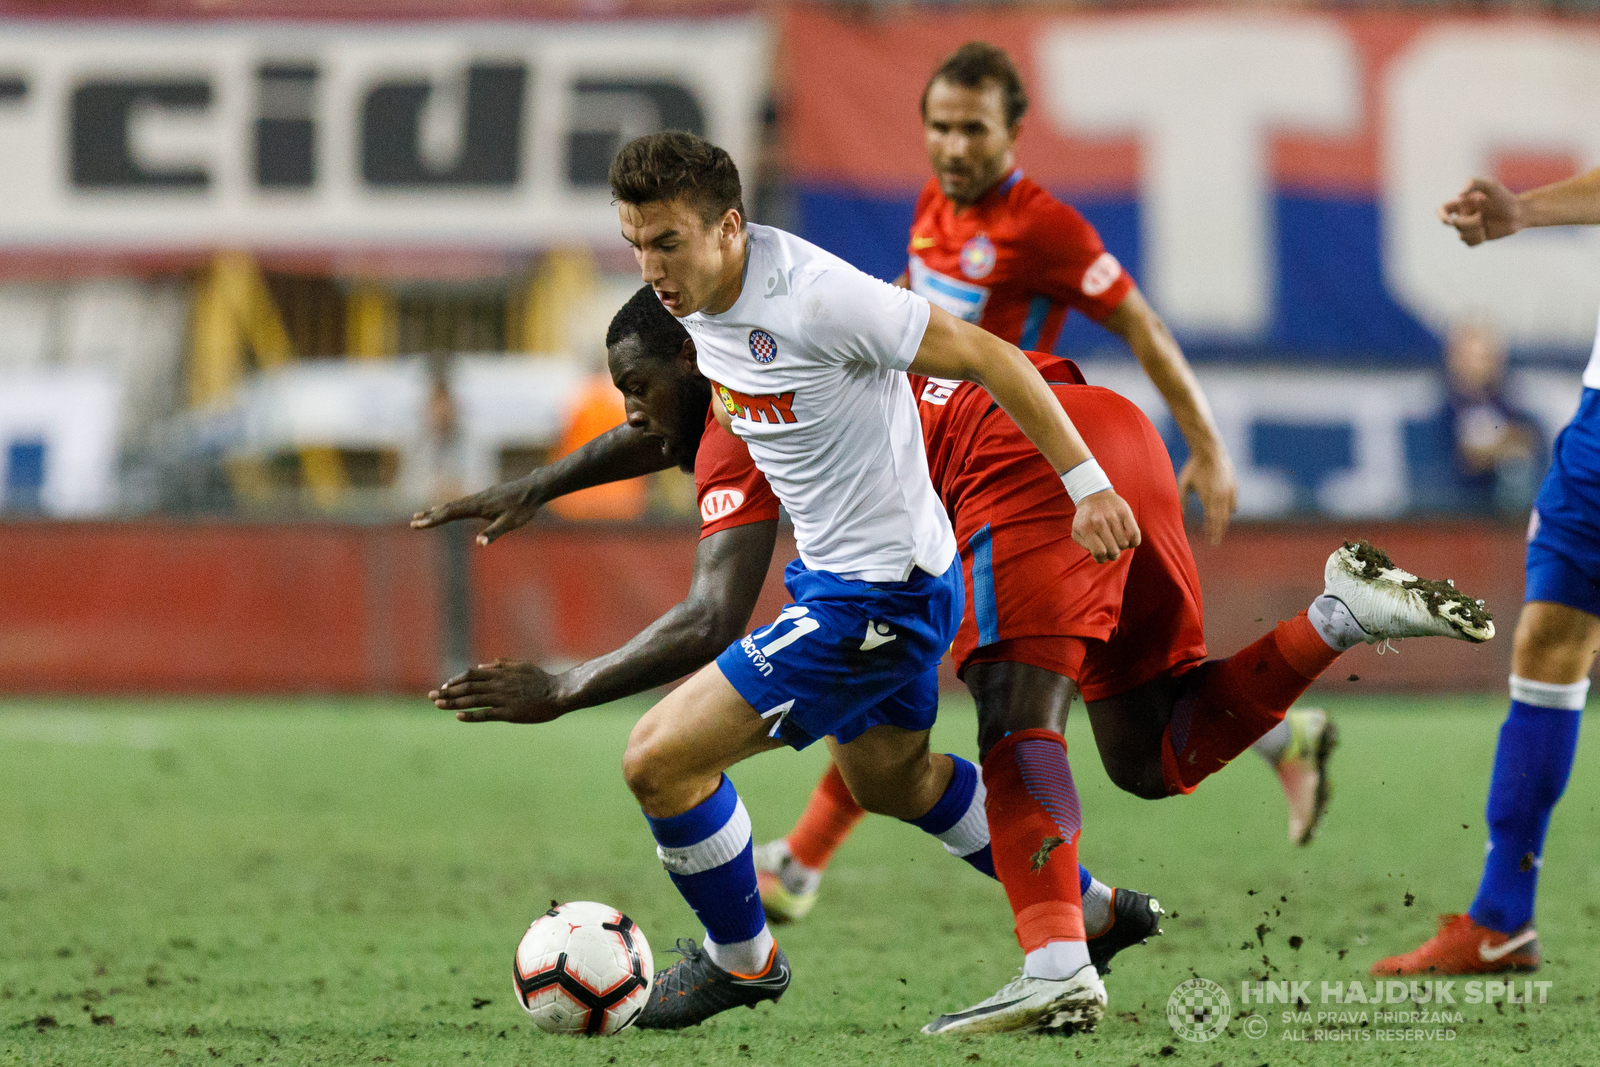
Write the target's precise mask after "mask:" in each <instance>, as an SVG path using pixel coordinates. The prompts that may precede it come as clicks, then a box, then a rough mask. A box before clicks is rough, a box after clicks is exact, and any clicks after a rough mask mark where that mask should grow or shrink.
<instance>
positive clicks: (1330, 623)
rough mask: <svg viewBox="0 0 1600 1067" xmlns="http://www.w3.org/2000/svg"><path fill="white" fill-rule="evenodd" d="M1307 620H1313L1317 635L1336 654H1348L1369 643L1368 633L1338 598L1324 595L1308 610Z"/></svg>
mask: <svg viewBox="0 0 1600 1067" xmlns="http://www.w3.org/2000/svg"><path fill="white" fill-rule="evenodd" d="M1306 618H1308V619H1310V620H1311V625H1312V626H1313V627H1315V628H1316V631H1317V635H1318V636H1319V637H1321V638H1322V639H1323V640H1324V641H1326V642H1327V643H1328V647H1329V648H1331V649H1333V650H1334V651H1335V652H1346V651H1348V650H1350V649H1352V648H1355V647H1356V646H1357V645H1364V644H1366V643H1367V637H1368V634H1367V631H1365V630H1363V629H1362V628H1361V624H1360V623H1358V622H1356V617H1355V616H1354V615H1352V614H1350V609H1349V608H1347V607H1345V603H1344V601H1342V600H1340V599H1339V598H1338V597H1336V596H1329V595H1328V594H1327V593H1323V594H1322V595H1321V596H1319V597H1317V599H1315V600H1313V601H1312V602H1311V606H1310V607H1309V608H1307V609H1306Z"/></svg>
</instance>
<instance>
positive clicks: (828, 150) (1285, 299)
mask: <svg viewBox="0 0 1600 1067" xmlns="http://www.w3.org/2000/svg"><path fill="white" fill-rule="evenodd" d="M974 39H980V40H986V41H989V42H992V43H994V44H997V45H1000V46H1002V47H1004V48H1005V49H1007V50H1008V51H1009V52H1010V53H1011V55H1012V56H1013V57H1014V58H1015V60H1016V62H1017V64H1018V66H1019V68H1020V69H1021V71H1022V73H1023V77H1024V79H1025V81H1026V84H1027V89H1028V94H1029V97H1030V100H1031V106H1030V108H1029V110H1028V112H1027V114H1026V116H1025V117H1024V119H1023V131H1022V134H1021V139H1020V141H1019V147H1018V161H1019V164H1020V165H1021V167H1022V169H1023V170H1024V172H1025V173H1026V174H1028V175H1029V176H1030V177H1032V178H1033V179H1034V180H1035V181H1037V182H1039V183H1040V184H1042V185H1044V186H1045V187H1046V188H1048V189H1049V190H1051V191H1052V192H1053V193H1055V194H1056V195H1057V196H1059V197H1061V198H1062V199H1064V200H1066V201H1067V202H1069V203H1071V204H1073V205H1074V206H1076V207H1077V208H1078V209H1079V210H1080V211H1081V212H1082V213H1083V214H1084V215H1085V216H1086V217H1087V218H1088V219H1089V221H1090V222H1091V223H1093V224H1094V225H1095V226H1096V227H1097V228H1098V229H1099V231H1100V233H1101V235H1102V237H1103V238H1104V240H1105V242H1106V245H1107V247H1108V248H1109V249H1110V250H1111V251H1112V252H1113V253H1114V254H1115V255H1116V256H1117V258H1118V259H1120V260H1121V261H1122V263H1123V264H1124V265H1125V266H1126V267H1127V268H1128V269H1129V271H1130V272H1131V273H1132V274H1133V275H1134V277H1135V278H1136V279H1137V280H1138V281H1139V283H1140V285H1141V286H1142V287H1143V289H1144V290H1145V292H1146V293H1147V295H1149V297H1150V299H1151V301H1152V303H1153V304H1154V305H1155V306H1156V307H1157V309H1158V310H1159V311H1160V312H1161V313H1162V314H1163V316H1164V317H1165V318H1166V319H1167V321H1168V322H1169V323H1170V324H1171V325H1172V326H1173V328H1174V330H1175V332H1176V333H1177V334H1178V336H1179V337H1180V339H1181V340H1183V341H1184V342H1185V344H1186V345H1187V346H1188V347H1189V349H1190V350H1191V352H1193V353H1194V354H1196V355H1197V356H1200V357H1201V358H1205V357H1207V356H1211V357H1220V358H1225V359H1233V360H1239V359H1259V358H1268V359H1279V360H1282V359H1294V360H1303V359H1312V360H1350V359H1357V360H1361V361H1377V362H1384V363H1395V362H1402V363H1404V362H1409V363H1431V362H1433V361H1435V360H1436V359H1437V358H1438V352H1439V337H1440V336H1441V334H1442V333H1443V332H1444V331H1445V329H1447V328H1448V326H1449V324H1451V323H1452V322H1458V321H1462V320H1463V319H1466V318H1474V319H1484V318H1487V319H1489V320H1490V321H1491V322H1492V323H1493V324H1494V325H1496V326H1497V327H1498V328H1499V330H1500V332H1501V333H1502V334H1503V335H1504V337H1505V338H1506V339H1507V341H1508V342H1509V344H1510V345H1511V346H1512V347H1513V349H1514V350H1517V351H1519V352H1522V353H1525V354H1529V355H1544V356H1549V357H1555V358H1577V357H1578V355H1579V354H1580V353H1585V354H1586V353H1587V351H1588V349H1589V346H1590V345H1591V344H1592V342H1593V339H1594V332H1595V312H1596V306H1597V304H1600V229H1594V228H1590V229H1587V230H1569V231H1550V232H1540V233H1533V234H1527V235H1524V236H1523V237H1521V238H1519V239H1518V240H1517V241H1508V242H1503V243H1500V244H1496V245H1491V246H1486V247H1482V248H1478V249H1470V250H1469V249H1467V248H1465V247H1464V246H1462V245H1461V244H1460V242H1459V241H1457V240H1456V239H1455V237H1454V235H1453V233H1452V232H1451V231H1449V230H1448V229H1446V228H1445V227H1443V226H1442V225H1441V224H1440V222H1439V220H1438V219H1437V217H1436V214H1435V212H1436V209H1437V207H1438V205H1439V204H1440V203H1441V202H1442V201H1444V200H1445V199H1447V198H1448V197H1449V196H1451V195H1452V194H1453V193H1455V192H1456V191H1458V190H1459V189H1460V188H1461V187H1462V185H1463V184H1464V183H1465V182H1466V180H1467V179H1468V178H1470V177H1472V176H1474V175H1486V176H1495V177H1499V178H1501V179H1502V180H1504V181H1505V182H1506V183H1507V184H1508V185H1510V186H1512V187H1513V188H1519V189H1521V188H1529V187H1531V186H1534V185H1538V184H1542V183H1544V182H1547V181H1551V180H1555V179H1558V178H1561V177H1565V176H1568V175H1570V174H1573V173H1576V172H1578V171H1580V170H1583V169H1588V168H1591V167H1594V166H1596V165H1600V20H1595V19H1583V20H1580V19H1553V18H1500V17H1496V18H1462V17H1450V18H1440V17H1430V16H1421V15H1410V14H1392V13H1364V14H1331V13H1324V12H1316V11H1308V12H1262V11H1241V12H1229V11H1211V10H1205V11H1201V10H1189V9H1169V10H1158V11H1148V12H1138V13H1128V12H1109V13H1073V12H1067V13H1054V12H1050V13H1046V12H1043V11H1017V12H1007V13H999V12H994V11H984V12H981V13H950V14H943V13H938V14H930V13H928V12H927V11H926V9H920V10H909V9H897V10H896V11H894V12H892V13H888V14H878V15H875V14H847V13H843V12H841V11H838V10H832V9H826V8H818V7H811V6H803V7H791V8H789V9H788V10H787V12H786V13H785V15H784V24H783V32H782V35H781V40H782V45H781V47H780V49H779V51H778V54H779V57H780V62H781V64H782V67H781V71H780V75H779V77H780V80H781V86H782V90H783V94H782V99H783V102H784V106H785V109H786V110H785V115H786V118H787V122H788V127H787V129H788V145H789V150H790V165H791V171H792V174H793V175H794V177H795V179H796V183H797V191H798V202H797V207H798V211H799V215H800V218H799V221H798V224H797V225H798V228H799V229H800V230H801V231H802V232H803V233H804V234H805V235H806V236H807V237H809V238H810V239H812V240H813V241H816V242H817V243H819V244H821V245H823V246H824V247H827V248H829V249H831V250H833V251H835V252H837V253H839V254H841V255H843V256H844V257H845V258H847V259H849V260H851V261H852V262H854V263H856V264H857V265H859V266H861V267H863V268H865V269H867V270H869V271H871V272H872V273H874V274H878V275H880V276H883V277H886V278H892V277H894V276H895V275H898V274H899V273H900V272H901V271H902V270H903V269H905V266H906V243H907V231H908V227H909V225H910V222H911V215H912V207H913V204H914V202H915V199H916V196H917V193H918V191H919V190H920V189H921V187H922V186H923V184H924V183H925V182H926V181H927V179H928V177H929V169H928V163H927V159H926V157H925V155H924V153H923V146H922V136H921V122H920V118H919V113H918V102H919V98H920V95H921V93H922V89H923V86H924V84H925V82H926V81H927V79H928V76H929V74H930V73H931V72H932V71H933V70H934V69H935V67H937V66H938V64H939V62H940V60H941V59H943V58H944V57H945V56H947V55H948V54H950V53H951V52H952V51H954V50H955V49H956V48H957V47H959V46H960V45H961V44H962V43H963V42H965V41H968V40H974ZM1104 344H1105V341H1104V334H1103V333H1101V332H1100V331H1098V330H1097V329H1096V328H1095V327H1093V326H1092V325H1091V324H1088V323H1087V322H1085V321H1084V320H1083V319H1082V318H1081V317H1078V316H1073V317H1072V318H1071V319H1070V320H1069V325H1068V327H1067V329H1066V330H1064V331H1063V334H1062V337H1061V341H1060V344H1059V345H1058V349H1059V350H1061V351H1063V352H1070V353H1074V354H1080V355H1081V354H1085V353H1087V352H1091V351H1093V350H1094V349H1095V348H1098V347H1101V346H1103V345H1104Z"/></svg>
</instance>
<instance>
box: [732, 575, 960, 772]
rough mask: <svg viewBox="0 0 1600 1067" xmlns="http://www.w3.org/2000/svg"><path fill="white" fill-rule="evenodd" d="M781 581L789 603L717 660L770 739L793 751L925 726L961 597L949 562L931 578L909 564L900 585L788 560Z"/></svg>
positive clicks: (934, 711) (936, 695) (935, 701)
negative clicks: (880, 730) (874, 731)
mask: <svg viewBox="0 0 1600 1067" xmlns="http://www.w3.org/2000/svg"><path fill="white" fill-rule="evenodd" d="M783 584H784V587H785V588H787V589H788V590H789V595H790V596H792V597H793V598H794V602H793V603H791V604H788V605H785V607H784V609H783V610H782V611H781V612H779V613H778V618H777V619H776V620H775V621H774V622H773V623H772V624H771V625H770V626H765V627H763V628H761V629H759V630H756V631H755V632H754V633H752V634H750V635H749V636H748V637H744V638H742V639H740V640H739V641H736V642H734V643H733V644H731V645H729V646H728V648H727V650H726V651H724V652H723V653H722V655H720V656H718V657H717V666H718V667H719V668H720V669H721V670H722V673H723V676H724V677H726V678H727V679H728V681H729V682H730V683H732V685H733V688H734V689H736V690H737V691H738V693H739V695H740V696H742V697H744V699H745V700H747V701H749V703H750V706H751V707H753V708H755V709H756V711H758V712H760V713H761V717H762V718H764V719H768V720H770V721H771V723H772V727H771V731H770V732H771V735H772V736H773V737H777V738H781V739H782V740H783V741H784V742H785V743H787V744H789V745H791V746H793V747H794V748H797V749H800V748H805V747H806V746H807V745H809V744H811V743H813V742H815V741H817V740H818V739H820V738H823V737H828V736H830V735H831V736H833V737H835V738H837V739H838V740H839V742H840V743H841V744H848V743H849V742H851V741H853V740H855V739H856V738H857V737H860V736H861V734H862V733H863V732H865V731H866V730H869V729H871V728H872V727H874V726H880V725H884V724H888V725H891V726H898V727H900V728H901V729H904V730H926V729H928V728H929V727H931V726H932V725H933V720H934V717H935V716H936V715H937V713H938V710H939V660H940V659H942V658H943V657H944V654H945V650H946V649H948V648H949V647H950V642H951V641H952V640H953V639H954V637H955V633H956V628H957V627H958V626H960V624H961V612H962V608H963V606H964V604H965V599H966V593H965V591H964V590H963V588H962V579H961V564H960V562H959V561H955V562H952V563H951V564H950V566H949V567H947V568H945V572H944V573H943V574H941V575H939V576H937V577H935V576H934V575H931V574H928V573H927V572H926V571H923V570H921V569H920V568H913V569H912V571H911V577H910V578H909V579H907V580H906V581H903V582H862V581H853V580H850V579H848V578H841V577H839V576H838V575H837V574H831V573H829V572H827V571H813V570H810V569H808V568H807V567H806V566H805V564H803V563H801V562H800V561H799V560H794V561H793V562H791V563H790V564H789V566H788V567H786V568H785V569H784V572H783Z"/></svg>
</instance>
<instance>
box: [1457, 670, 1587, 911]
mask: <svg viewBox="0 0 1600 1067" xmlns="http://www.w3.org/2000/svg"><path fill="white" fill-rule="evenodd" d="M1588 689H1589V683H1588V682H1587V681H1583V682H1579V683H1577V684H1576V685H1570V686H1567V685H1551V684H1548V683H1543V682H1531V681H1528V680H1526V679H1523V678H1518V677H1516V676H1514V675H1513V676H1512V679H1511V695H1512V701H1511V714H1510V715H1508V716H1507V717H1506V721H1505V725H1504V726H1502V727H1500V743H1499V745H1498V746H1497V747H1496V749H1495V754H1494V774H1493V776H1492V777H1491V778H1490V780H1489V804H1488V810H1487V816H1488V821H1489V853H1488V855H1487V856H1486V857H1485V858H1484V863H1483V881H1482V882H1481V883H1480V884H1479V886H1478V896H1477V899H1475V900H1474V901H1473V902H1472V909H1471V911H1470V913H1469V914H1470V915H1471V916H1472V920H1473V922H1476V923H1478V924H1479V925H1480V926H1486V927H1488V928H1489V929H1491V930H1497V931H1499V932H1500V933H1506V934H1509V933H1511V932H1513V931H1514V930H1517V929H1518V928H1519V927H1522V926H1524V925H1526V924H1527V923H1528V922H1530V921H1532V919H1533V899H1534V893H1535V891H1536V890H1537V888H1538V884H1539V866H1540V864H1541V863H1542V862H1543V860H1542V857H1543V853H1544V835H1545V830H1546V828H1548V827H1549V825H1550V812H1551V810H1552V809H1553V808H1554V807H1555V806H1556V801H1557V800H1560V799H1561V793H1562V791H1563V790H1565V789H1566V787H1567V778H1568V776H1569V775H1570V774H1571V773H1572V757H1573V753H1574V751H1575V750H1576V749H1577V745H1578V721H1579V718H1580V716H1581V715H1582V711H1581V709H1582V707H1583V699H1584V696H1585V694H1586V693H1587V692H1588ZM1533 701H1537V703H1534V702H1533Z"/></svg>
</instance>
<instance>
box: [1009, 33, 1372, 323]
mask: <svg viewBox="0 0 1600 1067" xmlns="http://www.w3.org/2000/svg"><path fill="white" fill-rule="evenodd" d="M1038 54H1039V70H1040V71H1041V72H1043V81H1042V84H1043V88H1044V96H1045V101H1044V102H1045V106H1046V111H1047V113H1048V114H1049V115H1050V116H1051V118H1052V119H1053V120H1054V121H1055V122H1056V123H1057V124H1058V125H1059V126H1060V127H1061V129H1062V130H1063V131H1064V132H1067V133H1070V134H1076V135H1079V136H1082V135H1089V136H1109V135H1115V134H1119V133H1126V132H1136V133H1137V134H1138V135H1139V139H1140V148H1141V156H1142V159H1143V169H1142V172H1141V174H1140V196H1141V214H1140V220H1141V226H1142V228H1143V232H1142V234H1141V245H1142V249H1143V256H1144V266H1143V274H1144V277H1143V278H1142V279H1141V281H1142V282H1143V283H1144V285H1145V287H1146V288H1147V289H1149V291H1150V294H1151V297H1152V301H1153V303H1155V305H1156V306H1157V307H1159V308H1160V309H1161V313H1162V314H1163V315H1164V316H1166V318H1167V321H1168V322H1170V323H1171V324H1172V325H1173V326H1174V327H1176V328H1178V329H1180V330H1186V331H1188V332H1189V333H1190V334H1191V335H1194V334H1200V335H1205V334H1210V335H1221V336H1226V337H1228V338H1231V339H1246V338H1249V337H1250V336H1252V335H1254V334H1257V333H1259V332H1261V331H1262V330H1264V329H1265V328H1266V326H1267V325H1268V323H1269V321H1270V319H1271V315H1272V293H1273V284H1274V283H1273V279H1274V277H1275V275H1276V264H1275V263H1274V256H1273V234H1272V233H1271V231H1270V220H1271V218H1272V211H1271V210H1270V202H1269V200H1268V196H1269V193H1270V188H1271V186H1270V176H1269V173H1268V166H1269V162H1270V160H1269V155H1268V135H1269V134H1270V133H1271V132H1272V131H1274V130H1280V129H1288V130H1293V131H1294V132H1297V133H1302V132H1304V133H1312V132H1314V133H1322V134H1328V135H1336V134H1352V133H1355V132H1357V130H1358V129H1359V123H1360V118H1361V89H1360V69H1361V68H1360V64H1359V62H1358V59H1357V56H1356V53H1355V50H1354V49H1353V48H1352V46H1351V44H1350V40H1349V38H1348V36H1347V35H1346V33H1345V32H1344V30H1343V29H1341V28H1340V26H1339V25H1338V23H1337V22H1333V21H1331V20H1324V19H1318V18H1294V17H1291V18H1275V17H1260V16H1216V15H1211V14H1205V15H1195V16H1189V15H1185V16H1171V17H1163V18H1160V19H1147V18H1138V19H1125V20H1124V19H1118V20H1107V21H1105V22H1100V21H1096V22H1093V23H1072V24H1062V25H1058V26H1056V27H1055V28H1053V29H1051V30H1050V31H1049V32H1046V33H1045V34H1043V35H1042V36H1041V38H1040V41H1039V46H1038ZM1241 71H1249V72H1250V73H1249V76H1248V77H1242V76H1241V75H1240V72H1241Z"/></svg>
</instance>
